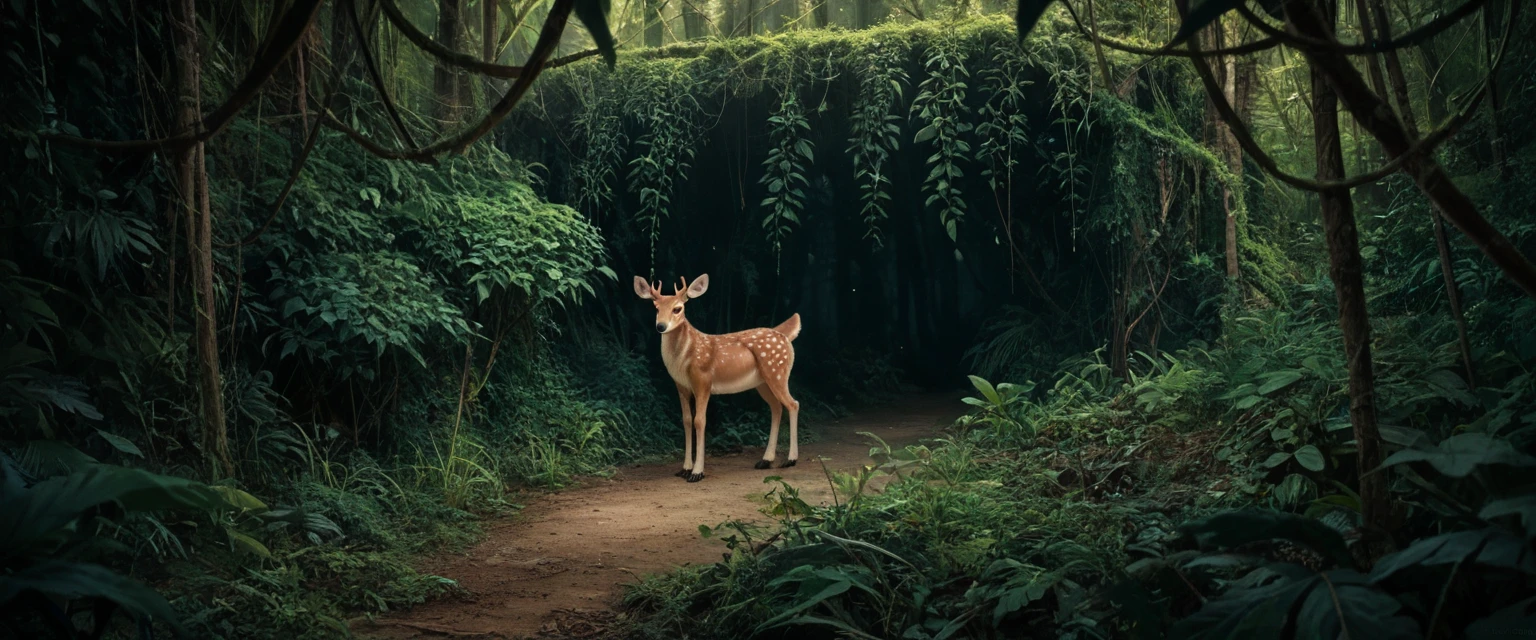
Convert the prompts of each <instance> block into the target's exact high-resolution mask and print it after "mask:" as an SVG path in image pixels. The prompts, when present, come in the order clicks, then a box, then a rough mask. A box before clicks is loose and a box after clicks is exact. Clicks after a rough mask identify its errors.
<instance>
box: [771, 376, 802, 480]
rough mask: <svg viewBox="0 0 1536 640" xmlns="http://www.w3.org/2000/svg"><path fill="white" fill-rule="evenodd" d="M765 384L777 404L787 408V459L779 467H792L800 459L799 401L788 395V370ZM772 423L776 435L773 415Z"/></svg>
mask: <svg viewBox="0 0 1536 640" xmlns="http://www.w3.org/2000/svg"><path fill="white" fill-rule="evenodd" d="M765 386H768V387H769V391H772V392H773V396H774V398H776V399H777V400H778V401H779V404H781V405H784V407H786V408H788V409H789V459H788V460H785V461H784V464H782V465H780V467H781V468H782V467H793V466H795V463H796V462H798V461H799V460H800V402H799V401H798V400H795V398H794V396H791V395H789V372H788V371H787V370H786V371H785V372H784V377H782V378H777V379H775V380H773V381H771V382H769V383H768V384H767V385H765ZM773 425H774V430H773V433H774V435H775V436H776V435H777V434H778V425H779V420H778V417H777V416H775V417H774V420H773ZM775 440H777V438H775ZM774 447H775V448H777V447H778V443H777V442H775V443H774Z"/></svg>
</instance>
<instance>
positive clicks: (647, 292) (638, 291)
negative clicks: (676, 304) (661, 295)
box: [635, 276, 652, 300]
mask: <svg viewBox="0 0 1536 640" xmlns="http://www.w3.org/2000/svg"><path fill="white" fill-rule="evenodd" d="M635 295H637V296H640V297H641V298H642V299H645V300H650V299H652V298H651V283H649V282H646V281H645V278H642V277H640V276H635Z"/></svg>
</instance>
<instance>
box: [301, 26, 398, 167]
mask: <svg viewBox="0 0 1536 640" xmlns="http://www.w3.org/2000/svg"><path fill="white" fill-rule="evenodd" d="M379 5H380V3H378V2H375V3H374V6H373V9H374V11H377V10H378V9H379V8H380V7H379ZM370 13H371V12H370ZM347 17H348V18H349V19H350V20H351V22H352V30H353V31H354V32H356V33H357V39H358V48H360V49H362V50H363V62H364V64H365V65H366V66H367V67H368V78H369V79H370V80H371V81H372V82H373V89H374V91H376V92H378V94H379V100H381V101H382V102H383V103H384V111H385V112H387V113H388V114H389V119H390V121H391V122H394V123H395V130H396V131H399V132H400V139H401V140H403V141H404V142H405V144H406V146H409V147H414V146H416V140H414V139H413V138H411V132H410V130H409V129H407V128H406V127H405V120H404V119H402V118H401V117H400V110H399V109H397V108H396V107H395V101H394V99H392V98H391V97H390V96H389V90H388V88H387V87H386V86H385V84H384V74H383V73H381V72H380V71H379V62H378V60H375V59H374V57H373V47H371V46H369V43H368V35H367V33H366V32H365V31H364V30H363V24H362V22H361V21H359V20H358V18H357V1H356V0H347ZM372 20H373V19H370V20H369V22H370V23H371V22H372ZM369 26H372V25H371V24H370V25H369ZM325 111H326V112H329V111H330V108H329V107H327V108H326V109H325ZM322 120H323V118H322Z"/></svg>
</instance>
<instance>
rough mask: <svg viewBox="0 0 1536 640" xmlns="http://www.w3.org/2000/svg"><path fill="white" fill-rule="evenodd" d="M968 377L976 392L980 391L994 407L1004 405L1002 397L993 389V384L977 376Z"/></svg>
mask: <svg viewBox="0 0 1536 640" xmlns="http://www.w3.org/2000/svg"><path fill="white" fill-rule="evenodd" d="M966 377H968V378H970V379H971V386H973V387H976V390H977V391H980V392H981V395H983V396H985V397H986V399H987V401H988V402H991V403H992V404H993V405H1001V404H1003V399H1002V397H1001V396H999V395H997V389H995V388H993V387H992V383H990V382H987V381H986V380H985V379H982V378H980V377H977V376H966Z"/></svg>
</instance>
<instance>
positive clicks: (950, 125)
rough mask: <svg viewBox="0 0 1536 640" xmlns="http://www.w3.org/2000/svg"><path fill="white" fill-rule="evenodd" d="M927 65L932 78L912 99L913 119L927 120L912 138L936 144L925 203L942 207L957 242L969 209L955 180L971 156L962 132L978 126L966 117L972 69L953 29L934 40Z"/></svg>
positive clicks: (925, 187)
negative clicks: (961, 223) (967, 89)
mask: <svg viewBox="0 0 1536 640" xmlns="http://www.w3.org/2000/svg"><path fill="white" fill-rule="evenodd" d="M923 68H924V70H925V72H926V73H927V76H928V77H927V78H924V79H923V82H922V84H920V85H918V93H917V97H916V98H915V99H913V101H912V114H913V118H914V119H915V120H916V121H917V122H918V124H921V125H923V128H922V129H919V130H918V132H917V136H916V137H915V138H914V140H913V141H914V142H916V143H922V142H929V141H931V142H932V144H933V146H934V153H933V155H931V156H928V166H929V167H930V169H929V171H928V177H927V178H925V179H924V180H923V191H924V192H925V193H927V194H928V198H927V199H926V200H924V202H923V204H924V205H925V206H929V207H934V208H936V209H938V212H939V222H941V223H943V225H944V231H945V232H946V233H948V234H949V239H950V240H951V241H954V240H956V238H957V233H958V231H959V222H960V219H961V218H963V217H965V211H966V205H965V197H964V194H962V193H961V191H960V187H959V186H957V185H956V181H958V180H959V179H960V178H961V177H963V176H964V175H965V172H964V171H963V170H962V169H961V168H960V162H961V160H962V159H965V158H968V157H970V155H971V144H970V143H969V142H966V141H965V140H964V139H962V136H963V135H964V134H966V133H968V132H970V131H971V129H973V128H974V126H975V125H973V124H971V123H970V122H969V121H968V120H969V118H968V116H969V114H970V112H971V109H970V107H969V106H967V105H966V104H965V93H966V86H967V85H966V80H968V79H969V78H970V76H971V72H970V70H969V69H967V68H966V67H965V53H964V49H963V48H962V47H961V42H960V40H959V39H958V38H956V37H955V36H954V35H953V34H946V35H944V36H943V37H940V38H938V39H937V40H935V41H934V44H933V48H932V49H930V50H929V51H928V60H927V61H926V62H925V63H924V65H923Z"/></svg>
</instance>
